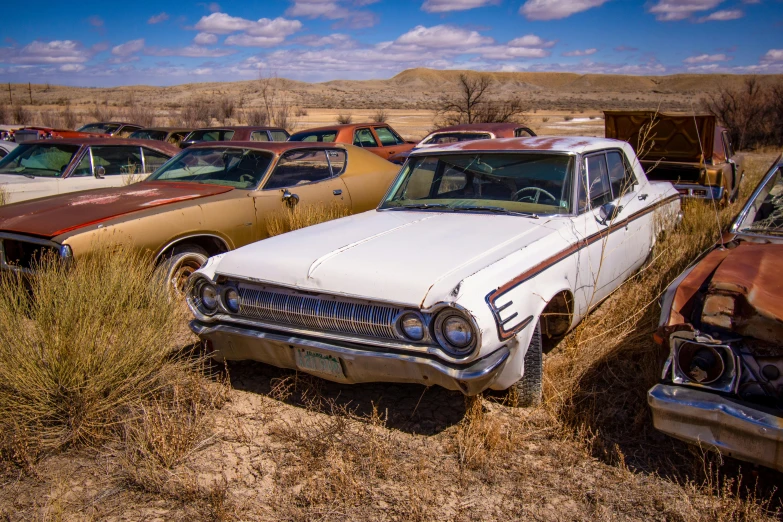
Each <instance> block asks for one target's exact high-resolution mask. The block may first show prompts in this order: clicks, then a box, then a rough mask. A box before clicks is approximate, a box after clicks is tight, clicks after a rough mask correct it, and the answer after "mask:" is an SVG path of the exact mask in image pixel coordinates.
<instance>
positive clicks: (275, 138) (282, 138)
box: [270, 130, 334, 141]
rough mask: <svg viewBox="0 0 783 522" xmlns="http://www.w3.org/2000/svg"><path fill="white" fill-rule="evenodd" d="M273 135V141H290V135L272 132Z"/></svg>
mask: <svg viewBox="0 0 783 522" xmlns="http://www.w3.org/2000/svg"><path fill="white" fill-rule="evenodd" d="M270 132H271V134H272V141H286V140H288V133H287V132H285V131H281V130H273V131H270ZM332 141H334V140H332Z"/></svg>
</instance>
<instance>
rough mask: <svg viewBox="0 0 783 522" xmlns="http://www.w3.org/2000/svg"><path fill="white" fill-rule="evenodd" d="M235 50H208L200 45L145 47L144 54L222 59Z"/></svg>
mask: <svg viewBox="0 0 783 522" xmlns="http://www.w3.org/2000/svg"><path fill="white" fill-rule="evenodd" d="M235 52H236V51H235V50H233V49H208V48H206V47H201V46H198V45H188V46H185V47H174V48H171V47H145V48H144V54H146V55H149V56H184V57H186V58H220V57H223V56H228V55H230V54H234V53H235Z"/></svg>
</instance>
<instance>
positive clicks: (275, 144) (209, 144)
mask: <svg viewBox="0 0 783 522" xmlns="http://www.w3.org/2000/svg"><path fill="white" fill-rule="evenodd" d="M213 147H219V148H221V149H223V148H227V147H228V148H234V149H254V150H266V151H269V152H272V153H274V154H282V153H283V152H286V151H289V150H294V149H335V148H338V149H345V148H347V145H346V144H345V143H335V142H328V143H323V142H314V141H313V142H311V141H202V142H199V143H195V144H193V145H191V146H190V147H188V148H187V150H191V149H209V148H213Z"/></svg>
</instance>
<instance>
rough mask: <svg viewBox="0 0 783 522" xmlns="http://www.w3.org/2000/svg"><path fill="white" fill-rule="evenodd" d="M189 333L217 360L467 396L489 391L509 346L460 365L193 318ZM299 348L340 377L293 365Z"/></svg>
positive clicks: (419, 356) (503, 363) (385, 350)
mask: <svg viewBox="0 0 783 522" xmlns="http://www.w3.org/2000/svg"><path fill="white" fill-rule="evenodd" d="M190 329H191V330H192V331H193V332H194V333H195V334H196V335H198V336H199V337H200V338H201V339H204V340H208V341H210V342H211V344H212V347H213V349H214V350H215V351H214V353H213V357H214V358H215V359H218V360H224V359H228V360H248V359H249V360H254V361H259V362H262V363H266V364H271V365H273V366H277V367H279V368H290V369H294V370H300V371H304V372H306V373H311V374H312V375H315V376H317V377H322V378H324V379H328V380H331V381H335V382H342V383H347V384H357V383H362V382H403V383H418V384H424V385H425V386H430V385H438V386H442V387H444V388H446V389H449V390H458V391H461V392H462V393H464V394H465V395H476V394H478V393H480V392H482V391H484V390H486V389H487V388H489V387H490V386H491V385H492V383H493V382H494V381H495V379H496V378H497V376H498V374H499V373H500V372H501V370H502V369H503V366H504V365H505V363H506V360H507V359H508V357H509V353H510V352H509V349H508V347H507V346H503V347H501V348H500V349H498V350H496V351H495V352H493V353H491V354H489V355H488V356H486V357H484V358H482V359H478V360H475V361H471V362H470V363H467V364H465V365H458V364H452V363H447V362H445V361H442V360H439V359H437V358H436V357H433V356H428V355H424V354H413V353H403V352H400V351H393V350H388V349H381V348H379V349H374V348H373V347H368V346H365V345H359V344H352V343H343V342H336V341H331V340H329V341H327V340H320V339H311V338H306V337H296V336H290V335H285V334H284V333H275V332H271V331H268V330H262V329H257V328H249V327H244V326H233V325H226V324H206V323H202V322H200V321H197V320H194V321H191V322H190ZM297 349H306V350H307V351H308V352H314V353H316V354H319V355H322V356H325V357H329V356H331V357H334V358H336V359H337V360H338V361H339V364H340V367H341V369H342V375H333V374H326V373H322V372H318V371H312V370H309V369H306V368H302V367H300V365H299V364H297V357H296V350H297Z"/></svg>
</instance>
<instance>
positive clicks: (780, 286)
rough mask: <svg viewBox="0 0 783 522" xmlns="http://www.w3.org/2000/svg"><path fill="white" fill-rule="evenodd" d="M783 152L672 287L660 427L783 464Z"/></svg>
mask: <svg viewBox="0 0 783 522" xmlns="http://www.w3.org/2000/svg"><path fill="white" fill-rule="evenodd" d="M782 272H783V161H781V158H780V157H779V158H778V159H777V160H776V161H775V163H774V164H773V166H772V168H771V169H770V170H769V172H768V173H767V175H766V176H765V177H764V179H763V180H762V181H761V183H760V184H759V186H758V187H757V188H756V190H755V192H754V193H753V195H752V196H751V197H750V199H749V200H748V202H747V204H746V205H745V207H744V208H743V209H742V211H741V212H740V213H739V215H738V217H737V218H736V220H735V221H734V223H733V224H732V226H731V228H730V230H729V232H728V233H726V234H724V235H723V238H722V240H721V242H720V243H719V244H718V245H716V246H715V247H714V248H713V249H712V250H710V251H709V252H708V253H707V254H706V255H704V256H703V257H702V258H701V259H699V260H698V261H697V262H696V263H694V264H693V265H691V266H690V267H689V268H688V269H686V270H685V272H683V273H682V274H681V275H680V276H679V277H678V278H677V279H676V280H675V281H674V283H672V285H671V286H670V287H669V288H668V289H667V290H666V292H665V294H664V296H663V299H662V302H661V308H662V309H661V319H660V324H659V328H658V332H657V334H656V341H657V342H658V343H660V344H663V345H664V346H665V347H666V348H667V349H668V351H669V357H668V359H667V360H666V363H665V366H664V369H663V375H662V379H661V382H660V384H658V385H656V386H655V387H654V388H652V389H651V390H650V391H649V393H648V402H649V404H650V406H651V408H652V412H653V420H654V424H655V427H656V428H658V429H659V430H661V431H663V432H664V433H668V434H669V435H672V436H674V437H677V438H679V439H682V440H685V441H687V442H691V443H694V444H700V445H703V446H705V447H707V448H712V449H717V450H718V451H720V452H722V453H725V454H727V455H730V456H733V457H736V458H739V459H743V460H747V461H750V462H754V463H756V464H761V465H763V466H768V467H771V468H775V469H777V470H780V471H783V278H781V276H780V274H781V273H782Z"/></svg>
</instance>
